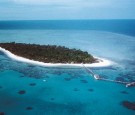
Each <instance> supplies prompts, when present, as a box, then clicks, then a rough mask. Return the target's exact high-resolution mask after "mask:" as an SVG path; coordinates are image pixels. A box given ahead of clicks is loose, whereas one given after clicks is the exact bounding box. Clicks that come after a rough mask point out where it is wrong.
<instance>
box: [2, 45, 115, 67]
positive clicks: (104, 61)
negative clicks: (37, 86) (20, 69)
mask: <svg viewBox="0 0 135 115" xmlns="http://www.w3.org/2000/svg"><path fill="white" fill-rule="evenodd" d="M0 51H2V52H3V53H5V54H6V55H7V56H8V57H10V58H11V59H13V60H15V61H19V62H25V63H29V64H35V65H39V66H45V67H58V66H64V67H65V66H67V67H68V66H75V67H82V64H81V63H80V64H75V63H44V62H39V61H35V60H30V59H26V58H24V57H20V56H17V55H14V54H12V53H11V52H10V51H8V50H6V49H4V48H1V47H0ZM96 58H97V57H96ZM112 64H113V62H112V61H109V60H107V59H104V58H98V62H96V63H92V64H83V65H84V66H85V67H106V66H110V65H112Z"/></svg>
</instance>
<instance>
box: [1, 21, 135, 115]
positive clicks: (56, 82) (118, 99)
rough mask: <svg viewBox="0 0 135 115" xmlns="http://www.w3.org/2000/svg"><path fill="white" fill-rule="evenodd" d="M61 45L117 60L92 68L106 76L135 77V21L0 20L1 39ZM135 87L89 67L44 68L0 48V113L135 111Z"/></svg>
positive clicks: (124, 114) (107, 114) (120, 114)
mask: <svg viewBox="0 0 135 115" xmlns="http://www.w3.org/2000/svg"><path fill="white" fill-rule="evenodd" d="M14 41H15V42H17V43H36V44H41V45H43V44H46V45H47V44H51V45H62V46H66V47H69V48H77V49H81V50H83V51H88V52H89V53H90V54H92V55H94V56H98V57H102V58H106V59H108V60H111V61H113V62H115V64H114V65H111V66H109V67H102V68H91V69H92V70H93V71H94V72H95V73H96V74H99V75H100V76H101V77H102V78H105V79H110V80H118V81H123V82H135V20H46V21H0V42H14ZM127 101H128V102H131V103H135V87H128V88H126V87H125V84H120V83H115V82H108V81H101V80H95V79H94V78H93V77H92V76H91V75H90V74H89V73H88V71H86V69H85V68H83V67H82V68H81V67H80V68H74V67H68V68H65V67H41V66H37V65H32V64H27V63H22V62H17V61H14V60H12V59H10V58H9V57H7V56H6V55H5V54H3V53H2V52H0V113H2V112H3V113H4V114H5V115H99V114H101V115H135V110H132V109H129V108H128V107H125V106H124V105H125V104H124V102H127Z"/></svg>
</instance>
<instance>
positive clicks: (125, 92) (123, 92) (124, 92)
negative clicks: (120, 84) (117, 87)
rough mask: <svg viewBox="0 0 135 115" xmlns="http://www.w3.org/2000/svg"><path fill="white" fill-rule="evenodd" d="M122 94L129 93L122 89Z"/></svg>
mask: <svg viewBox="0 0 135 115" xmlns="http://www.w3.org/2000/svg"><path fill="white" fill-rule="evenodd" d="M121 93H122V94H129V93H128V92H127V91H121Z"/></svg>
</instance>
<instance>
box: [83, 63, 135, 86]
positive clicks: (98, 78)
mask: <svg viewBox="0 0 135 115" xmlns="http://www.w3.org/2000/svg"><path fill="white" fill-rule="evenodd" d="M82 66H83V67H84V68H85V69H86V70H87V71H88V73H90V74H91V75H92V76H93V77H94V78H95V79H96V80H103V81H109V82H115V83H121V84H125V85H126V87H130V86H135V82H123V81H117V80H111V79H106V78H101V77H100V76H99V75H98V74H95V73H94V72H93V71H92V70H91V69H90V68H87V67H86V66H85V65H84V64H82Z"/></svg>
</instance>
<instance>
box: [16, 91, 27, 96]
mask: <svg viewBox="0 0 135 115" xmlns="http://www.w3.org/2000/svg"><path fill="white" fill-rule="evenodd" d="M18 93H19V94H20V95H23V94H25V93H26V91H25V90H20V91H18Z"/></svg>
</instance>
